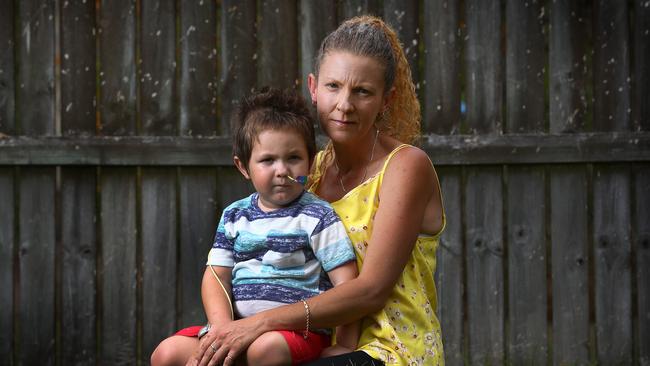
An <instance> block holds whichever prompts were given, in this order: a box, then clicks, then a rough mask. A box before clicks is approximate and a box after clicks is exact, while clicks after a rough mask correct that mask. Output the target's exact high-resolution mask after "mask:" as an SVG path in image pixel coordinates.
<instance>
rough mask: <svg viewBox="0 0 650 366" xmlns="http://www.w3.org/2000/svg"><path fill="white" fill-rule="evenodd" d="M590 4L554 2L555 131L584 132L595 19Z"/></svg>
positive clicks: (552, 120) (551, 98) (552, 87)
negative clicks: (590, 53)
mask: <svg viewBox="0 0 650 366" xmlns="http://www.w3.org/2000/svg"><path fill="white" fill-rule="evenodd" d="M588 10H589V9H588V7H587V6H586V4H583V3H581V2H578V1H572V0H558V1H554V2H552V3H551V4H550V29H549V31H550V36H549V69H550V74H549V81H550V85H549V91H548V92H549V101H550V103H549V115H550V123H549V125H550V128H549V130H550V131H551V132H552V133H561V132H575V131H582V130H583V128H584V125H585V115H586V114H587V109H588V105H589V101H588V99H587V84H588V83H589V81H590V80H589V79H588V75H587V70H588V68H587V66H588V65H587V62H586V60H587V52H588V51H587V46H588V40H589V38H588V29H589V28H590V25H591V22H590V18H589V13H588Z"/></svg>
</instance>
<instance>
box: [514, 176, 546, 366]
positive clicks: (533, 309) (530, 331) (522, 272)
mask: <svg viewBox="0 0 650 366" xmlns="http://www.w3.org/2000/svg"><path fill="white" fill-rule="evenodd" d="M544 176H545V174H544V170H543V168H540V167H508V177H507V182H508V183H507V195H508V196H507V200H508V208H507V210H508V214H507V220H508V222H507V228H508V234H507V235H508V237H507V240H508V250H507V252H508V303H509V306H508V323H509V325H510V327H509V331H508V355H509V357H508V362H512V363H513V364H515V365H522V364H531V365H532V364H540V365H544V364H546V359H547V352H548V346H547V336H546V334H547V331H548V329H547V321H546V316H547V291H546V289H547V283H546V261H547V259H546V238H545V233H546V220H545V216H546V212H545V207H546V205H545V202H546V197H545V189H544V186H545V182H544Z"/></svg>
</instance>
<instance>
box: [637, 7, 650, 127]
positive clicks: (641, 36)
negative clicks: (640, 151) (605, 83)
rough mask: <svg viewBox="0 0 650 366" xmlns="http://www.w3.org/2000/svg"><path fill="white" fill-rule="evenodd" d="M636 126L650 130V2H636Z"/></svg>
mask: <svg viewBox="0 0 650 366" xmlns="http://www.w3.org/2000/svg"><path fill="white" fill-rule="evenodd" d="M633 37H634V43H633V47H634V56H635V57H634V85H635V87H634V93H633V94H634V109H635V113H634V119H635V122H634V126H635V128H637V126H638V128H640V129H641V130H643V131H648V130H650V70H649V69H648V65H650V4H648V2H647V1H644V0H636V1H635V2H634V35H633Z"/></svg>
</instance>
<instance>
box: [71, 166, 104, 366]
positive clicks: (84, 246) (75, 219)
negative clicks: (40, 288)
mask: <svg viewBox="0 0 650 366" xmlns="http://www.w3.org/2000/svg"><path fill="white" fill-rule="evenodd" d="M96 180H97V178H96V169H95V168H93V167H79V168H76V167H75V168H63V169H61V193H60V196H61V204H60V205H61V242H62V246H63V258H62V265H61V271H62V273H61V302H62V315H61V343H62V344H61V350H62V351H61V353H62V355H61V360H62V364H64V365H79V364H95V363H96V361H97V347H96V346H97V326H96V324H97V320H98V319H97V313H96V311H97V303H96V298H97V285H98V283H97V273H96V269H97V248H98V243H97V229H96V227H97V226H96V225H97V207H96ZM111 229H112V230H116V229H117V228H111Z"/></svg>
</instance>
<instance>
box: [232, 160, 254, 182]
mask: <svg viewBox="0 0 650 366" xmlns="http://www.w3.org/2000/svg"><path fill="white" fill-rule="evenodd" d="M232 160H233V161H234V162H235V166H236V167H237V170H239V172H240V173H241V174H242V175H243V176H244V178H246V179H251V177H250V175H248V169H246V165H245V164H244V162H242V161H241V159H239V157H238V156H234V157H233V158H232Z"/></svg>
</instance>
